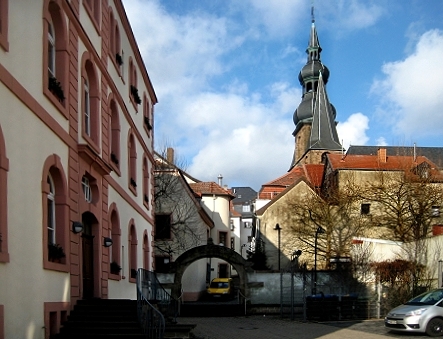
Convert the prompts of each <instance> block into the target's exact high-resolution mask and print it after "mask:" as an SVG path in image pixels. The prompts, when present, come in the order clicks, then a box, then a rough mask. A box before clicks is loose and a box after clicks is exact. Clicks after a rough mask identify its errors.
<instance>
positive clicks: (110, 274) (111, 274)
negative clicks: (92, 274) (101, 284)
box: [109, 273, 122, 281]
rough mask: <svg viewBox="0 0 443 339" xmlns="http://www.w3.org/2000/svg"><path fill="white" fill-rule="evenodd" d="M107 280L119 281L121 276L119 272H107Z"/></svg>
mask: <svg viewBox="0 0 443 339" xmlns="http://www.w3.org/2000/svg"><path fill="white" fill-rule="evenodd" d="M109 280H116V281H120V280H122V276H121V275H120V274H113V273H109Z"/></svg>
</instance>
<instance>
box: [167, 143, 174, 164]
mask: <svg viewBox="0 0 443 339" xmlns="http://www.w3.org/2000/svg"><path fill="white" fill-rule="evenodd" d="M166 160H167V161H168V162H169V163H171V164H173V163H174V149H173V148H172V147H168V148H167V149H166Z"/></svg>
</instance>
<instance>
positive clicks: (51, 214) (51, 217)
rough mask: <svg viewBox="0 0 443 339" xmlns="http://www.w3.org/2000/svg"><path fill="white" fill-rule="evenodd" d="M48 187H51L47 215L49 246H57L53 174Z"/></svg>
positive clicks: (49, 177)
mask: <svg viewBox="0 0 443 339" xmlns="http://www.w3.org/2000/svg"><path fill="white" fill-rule="evenodd" d="M47 182H48V185H49V192H48V198H47V204H46V206H47V211H46V213H47V215H48V244H49V245H55V244H56V239H55V225H56V221H55V187H54V181H53V180H52V177H51V174H49V175H48V180H47Z"/></svg>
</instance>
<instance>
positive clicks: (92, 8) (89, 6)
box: [83, 0, 101, 34]
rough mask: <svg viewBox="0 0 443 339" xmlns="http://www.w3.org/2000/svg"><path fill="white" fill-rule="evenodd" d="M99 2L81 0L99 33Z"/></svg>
mask: <svg viewBox="0 0 443 339" xmlns="http://www.w3.org/2000/svg"><path fill="white" fill-rule="evenodd" d="M100 3H101V1H96V0H83V5H84V7H85V9H86V12H87V13H88V15H89V17H90V18H91V21H92V23H93V25H94V27H95V29H96V30H97V33H99V34H100Z"/></svg>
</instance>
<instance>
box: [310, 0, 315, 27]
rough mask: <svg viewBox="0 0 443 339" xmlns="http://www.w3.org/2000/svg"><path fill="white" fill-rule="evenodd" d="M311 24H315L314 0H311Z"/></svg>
mask: <svg viewBox="0 0 443 339" xmlns="http://www.w3.org/2000/svg"><path fill="white" fill-rule="evenodd" d="M311 22H312V23H314V22H315V17H314V0H311Z"/></svg>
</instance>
